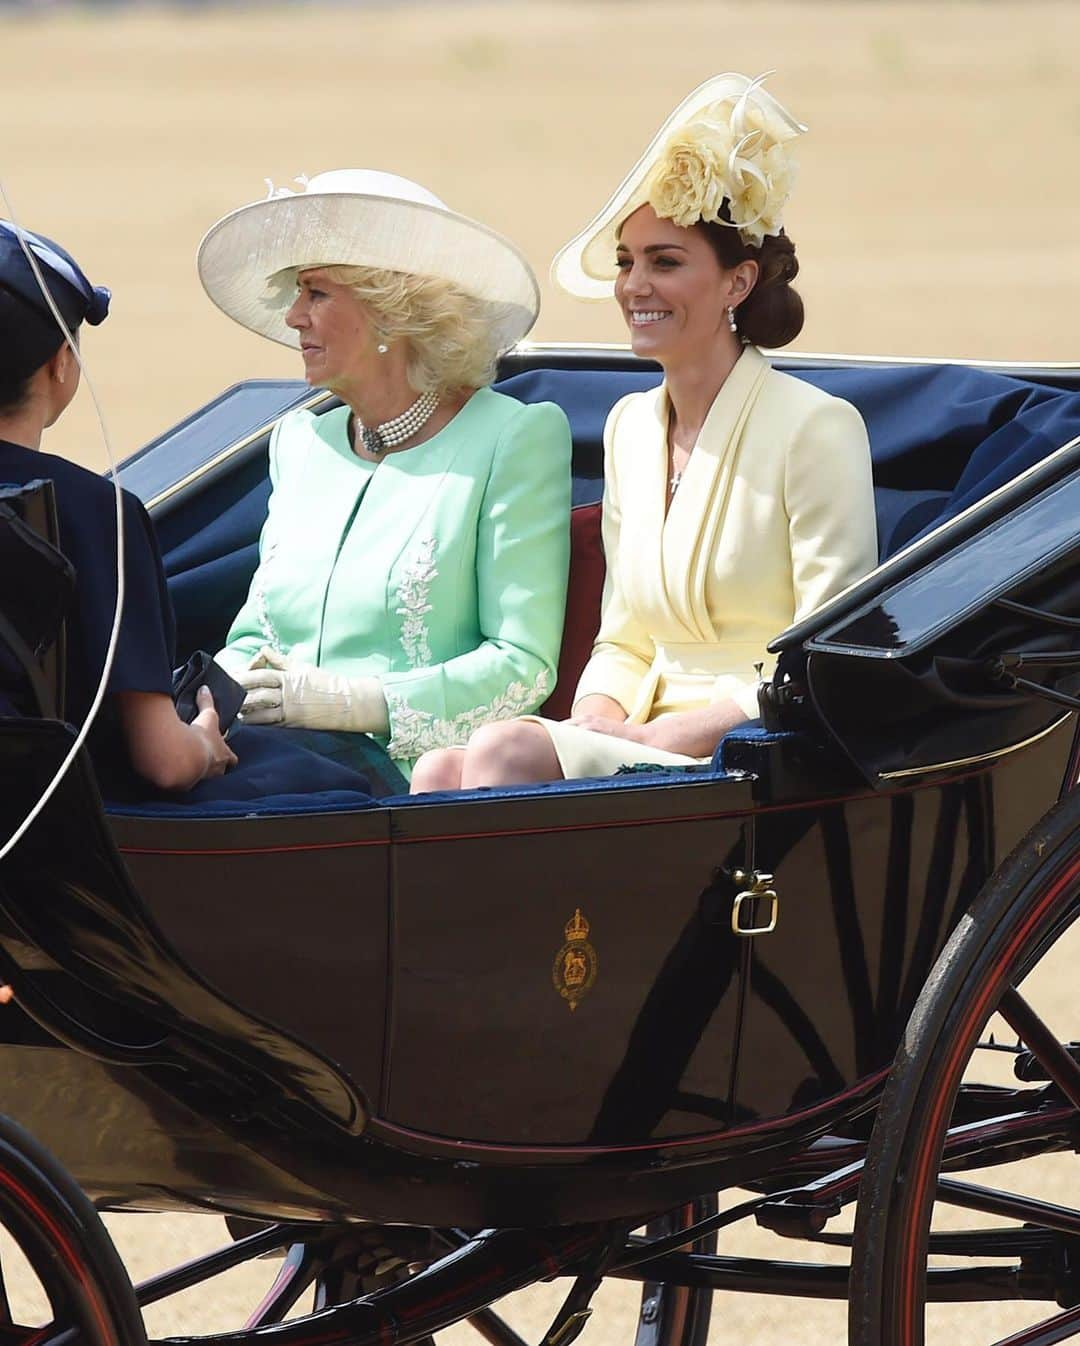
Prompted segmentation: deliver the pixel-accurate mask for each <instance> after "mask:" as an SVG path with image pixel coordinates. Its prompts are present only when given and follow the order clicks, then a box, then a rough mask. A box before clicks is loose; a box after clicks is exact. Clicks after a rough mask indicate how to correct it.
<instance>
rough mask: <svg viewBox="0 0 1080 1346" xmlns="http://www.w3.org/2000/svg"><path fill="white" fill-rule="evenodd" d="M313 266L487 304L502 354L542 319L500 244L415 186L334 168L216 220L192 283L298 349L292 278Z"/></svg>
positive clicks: (529, 287)
mask: <svg viewBox="0 0 1080 1346" xmlns="http://www.w3.org/2000/svg"><path fill="white" fill-rule="evenodd" d="M301 181H302V180H301ZM271 191H272V192H273V189H272V188H271ZM315 266H370V267H376V268H379V269H381V270H387V271H399V272H405V273H407V274H409V275H414V276H430V277H435V278H437V279H440V280H445V281H449V282H450V283H451V284H452V285H455V286H456V287H458V288H459V289H460V290H462V291H464V292H465V293H466V294H468V295H471V296H472V297H473V298H475V299H478V300H480V301H481V302H482V303H483V304H485V305H486V306H487V309H488V312H489V318H490V322H491V328H492V333H493V336H494V338H495V344H496V346H497V348H498V350H499V352H500V353H501V352H503V351H506V350H509V349H510V347H511V346H513V345H514V344H515V343H516V342H518V341H520V340H521V338H522V337H523V336H524V335H525V334H526V333H527V332H528V331H529V329H530V328H531V327H532V325H533V323H535V322H536V317H537V314H538V313H539V311H540V288H539V286H538V285H537V282H536V277H535V275H534V274H533V271H532V268H531V267H530V266H529V264H528V262H527V261H526V260H525V258H524V256H523V255H522V253H520V252H519V251H518V249H517V248H516V247H514V245H513V244H512V243H511V242H509V240H508V239H505V238H503V237H502V236H501V235H500V234H497V233H496V232H495V231H494V230H493V229H489V228H488V227H487V226H486V225H483V224H480V223H478V222H477V221H476V220H471V219H469V218H468V216H465V215H459V214H457V213H456V211H452V210H451V209H450V208H449V207H448V206H447V205H446V204H445V203H444V202H442V201H440V200H439V198H438V197H437V196H435V195H433V194H432V193H431V192H429V191H427V190H426V188H424V187H421V186H420V185H419V184H418V183H415V182H410V181H409V179H408V178H402V177H398V176H397V175H396V174H393V173H380V172H377V171H375V170H373V169H351V168H349V169H338V170H335V171H334V172H330V173H320V174H319V175H318V176H317V177H313V178H311V179H310V180H309V181H307V182H306V183H305V184H304V189H303V190H302V191H299V192H291V191H288V190H284V189H279V191H278V192H277V193H275V194H272V195H271V196H269V197H268V198H267V199H266V200H264V201H255V202H253V203H252V204H251V205H247V206H241V207H240V209H239V210H234V211H232V212H231V214H229V215H226V216H225V217H224V218H223V219H220V220H218V222H217V223H216V224H215V225H213V226H212V227H211V228H210V229H209V230H208V231H207V233H206V236H205V237H204V238H203V240H202V242H201V243H200V244H199V252H198V268H199V279H200V280H201V281H202V284H203V288H204V289H205V290H206V293H207V294H208V295H209V296H210V298H211V300H212V301H213V302H214V303H215V304H216V305H217V306H218V308H220V309H221V310H222V312H223V313H227V314H228V315H229V317H230V318H233V319H235V320H236V322H238V323H240V324H241V325H242V326H244V327H247V328H249V329H250V330H251V331H253V332H258V333H259V335H260V336H265V337H269V338H270V340H271V341H279V342H281V344H282V345H283V346H292V347H294V348H299V345H300V339H299V336H298V335H297V333H296V332H294V331H293V330H292V329H291V328H289V327H286V325H285V314H286V313H287V312H288V310H289V308H290V306H291V305H292V302H293V300H294V299H295V297H296V292H295V288H294V287H293V285H292V284H291V283H290V282H291V278H292V277H293V276H295V274H296V273H297V272H298V271H302V270H305V269H306V268H308V267H315Z"/></svg>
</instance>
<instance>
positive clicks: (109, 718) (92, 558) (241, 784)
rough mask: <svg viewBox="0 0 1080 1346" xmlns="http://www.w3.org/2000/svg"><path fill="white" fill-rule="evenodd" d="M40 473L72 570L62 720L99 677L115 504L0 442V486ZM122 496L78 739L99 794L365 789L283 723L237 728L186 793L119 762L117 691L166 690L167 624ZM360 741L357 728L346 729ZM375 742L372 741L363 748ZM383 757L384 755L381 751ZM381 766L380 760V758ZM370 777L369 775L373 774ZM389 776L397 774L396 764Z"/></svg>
mask: <svg viewBox="0 0 1080 1346" xmlns="http://www.w3.org/2000/svg"><path fill="white" fill-rule="evenodd" d="M37 478H46V479H50V480H51V481H52V482H53V484H54V487H55V491H56V509H57V518H58V524H59V534H60V535H59V539H58V541H59V545H60V550H61V551H62V552H63V553H64V555H65V556H66V557H67V558H68V560H69V561H70V562H71V563H72V565H73V566H74V567H75V575H76V588H75V602H74V604H73V605H72V610H71V611H70V612H69V614H68V617H67V622H66V630H67V666H66V679H67V691H66V705H65V718H66V719H67V720H69V721H71V722H72V723H73V724H75V725H80V724H82V723H83V721H84V720H85V718H86V714H87V711H88V710H89V709H90V703H91V701H92V700H93V697H94V693H95V691H96V690H97V685H98V682H99V680H100V678H101V670H102V668H103V667H104V663H105V651H106V648H107V646H108V643H109V633H110V631H111V629H112V623H113V617H114V615H115V612H116V504H115V496H114V493H113V486H112V483H111V482H109V481H107V480H106V479H105V478H104V477H100V476H98V475H97V474H96V473H94V472H89V471H87V469H86V468H83V467H79V466H78V465H77V464H75V463H71V462H68V461H67V460H66V459H64V458H57V457H56V456H54V455H53V454H49V453H41V452H38V451H37V450H34V449H28V448H24V447H22V446H21V445H18V444H12V443H9V442H8V441H7V440H2V439H0V483H5V484H11V485H25V484H26V483H27V482H30V481H34V480H35V479H37ZM123 501H124V505H123V508H124V580H125V595H124V612H123V616H122V617H121V621H120V635H119V639H118V642H117V647H116V655H115V658H114V660H113V666H112V669H111V671H110V674H109V682H108V693H109V694H108V695H106V697H105V699H104V701H103V702H102V706H101V710H100V712H99V714H98V717H97V720H96V721H95V723H94V727H93V729H92V730H91V733H90V736H89V739H88V746H89V748H90V753H91V757H92V759H93V762H94V770H95V772H96V774H97V776H98V779H99V783H100V785H101V788H102V793H103V794H104V795H105V796H106V798H109V799H113V800H118V801H124V802H129V801H132V800H136V799H138V800H143V801H145V800H147V799H148V798H150V797H153V796H154V795H155V794H156V795H157V797H158V798H170V799H173V800H174V801H176V802H181V801H190V802H192V803H202V802H204V801H211V800H217V799H225V800H228V799H258V798H260V797H263V796H265V795H277V794H298V793H311V792H323V791H340V790H345V791H350V792H358V793H364V794H369V793H372V791H371V789H370V785H369V780H368V778H367V775H369V774H371V773H366V774H365V775H361V774H359V773H358V772H357V771H355V770H352V769H351V768H350V767H348V766H346V765H343V764H341V763H340V762H338V761H332V760H329V759H328V758H327V757H324V756H321V755H319V754H318V753H316V752H312V751H310V750H309V748H308V747H307V746H305V744H303V743H302V742H301V741H300V736H299V735H298V734H297V735H294V734H293V733H292V732H290V731H289V730H282V729H274V728H267V729H258V728H255V727H240V728H238V729H237V730H236V732H235V733H234V734H232V735H230V739H229V743H230V746H231V747H232V748H233V749H234V751H235V752H236V755H237V757H238V758H239V759H240V764H239V766H237V767H235V768H233V769H232V770H231V771H229V772H227V773H226V774H225V775H224V776H222V777H217V778H215V779H212V780H207V781H203V782H202V783H201V784H200V785H198V786H196V787H195V789H194V790H192V791H190V792H189V793H188V794H186V795H169V796H164V795H161V794H160V793H158V792H156V791H155V790H154V789H153V787H152V786H150V785H148V784H147V783H146V782H145V781H143V780H141V779H139V778H138V777H137V776H136V775H135V773H134V772H133V770H132V769H131V766H130V764H129V761H128V754H127V748H126V745H125V743H124V739H123V735H122V731H121V726H120V720H119V716H118V713H117V706H116V701H115V699H114V696H113V694H114V693H117V692H159V693H163V694H164V695H166V696H171V694H172V670H173V665H174V662H175V659H174V643H175V624H174V620H173V612H172V604H171V603H170V601H169V593H168V589H167V588H166V583H165V573H164V570H163V568H162V564H161V554H160V552H159V550H158V545H157V539H156V537H155V535H154V528H153V524H152V523H151V522H150V517H149V515H148V514H147V512H146V510H145V509H144V508H143V506H142V504H141V502H140V501H139V500H138V499H137V498H136V497H135V496H133V495H131V494H130V492H128V491H124V492H123ZM348 737H349V739H353V738H356V737H360V738H364V739H365V747H366V746H367V745H369V744H371V740H370V739H367V736H366V735H360V736H357V735H349V736H348ZM372 746H377V745H372ZM384 756H385V754H384ZM386 763H387V765H389V759H386ZM376 774H377V773H376ZM394 777H397V773H396V770H395V772H394ZM399 779H400V778H398V779H393V778H392V779H391V780H389V781H386V782H384V781H382V780H376V781H372V782H371V784H374V785H375V786H376V791H375V792H378V793H395V792H396V791H397V789H401V788H406V787H404V785H403V784H399Z"/></svg>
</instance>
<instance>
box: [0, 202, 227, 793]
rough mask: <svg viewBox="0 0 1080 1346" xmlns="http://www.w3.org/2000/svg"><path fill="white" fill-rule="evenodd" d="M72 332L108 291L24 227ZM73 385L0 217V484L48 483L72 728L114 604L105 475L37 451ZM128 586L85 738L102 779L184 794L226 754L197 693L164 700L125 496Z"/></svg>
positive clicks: (132, 510) (166, 693)
mask: <svg viewBox="0 0 1080 1346" xmlns="http://www.w3.org/2000/svg"><path fill="white" fill-rule="evenodd" d="M23 240H24V241H25V244H26V246H27V248H28V249H30V250H31V251H32V252H33V255H34V257H35V259H36V261H37V264H38V269H39V271H40V273H41V276H42V279H43V281H44V283H45V284H46V285H47V286H48V289H49V293H50V294H51V296H52V299H53V301H54V303H55V305H56V308H57V309H58V311H59V313H60V315H61V316H62V317H63V319H64V322H65V323H66V325H67V327H68V329H69V331H70V332H71V333H72V334H73V335H74V338H75V340H76V341H77V340H78V334H79V330H80V328H81V327H82V325H83V323H87V324H89V325H90V326H96V325H97V324H98V323H100V322H102V321H103V320H104V319H105V317H106V315H107V313H108V311H109V300H110V294H109V291H108V290H107V289H105V288H104V287H102V286H93V285H91V284H90V282H89V281H88V280H87V279H86V276H85V275H84V274H83V272H82V271H81V269H80V268H79V266H78V264H77V263H76V262H75V260H74V258H73V257H72V256H71V255H70V254H69V253H68V252H66V251H65V250H64V249H63V248H61V247H60V246H59V245H58V244H56V243H54V242H52V240H50V239H48V238H45V237H43V236H41V235H37V234H30V233H26V232H25V231H24V232H23ZM78 386H79V364H78V361H77V359H76V357H75V352H74V350H73V349H72V347H71V346H70V345H69V344H68V342H67V340H66V338H65V337H64V334H63V332H62V330H61V328H60V325H59V324H58V323H57V321H56V318H55V317H54V316H53V313H52V311H51V309H50V307H49V304H48V302H47V300H46V298H45V296H44V294H43V293H42V290H41V288H40V286H39V283H38V279H37V277H36V276H35V275H34V271H33V268H32V267H31V265H30V262H29V260H28V259H27V256H26V252H24V250H23V245H22V243H21V242H20V239H19V234H18V231H17V230H16V229H15V227H14V226H13V225H12V224H10V223H8V222H7V221H6V220H0V482H2V483H6V484H13V485H22V484H25V483H27V482H30V481H33V480H35V479H38V478H47V479H51V480H52V482H53V483H54V488H55V492H56V503H57V515H58V523H59V539H58V541H59V545H60V548H61V550H62V551H63V552H64V554H65V555H66V556H67V558H68V560H69V561H71V563H72V564H73V566H74V567H75V572H76V597H75V602H74V603H73V604H72V606H71V611H70V612H69V614H68V617H67V621H66V627H67V667H66V687H67V695H66V707H65V714H66V718H67V719H69V720H71V721H72V722H74V723H76V724H81V723H82V722H83V720H84V719H85V718H86V715H87V712H88V710H89V708H90V704H91V702H92V700H93V698H94V695H95V692H96V689H97V686H98V682H99V679H100V677H101V674H102V670H103V667H104V664H105V652H106V647H107V645H108V642H109V636H110V632H111V629H112V624H113V617H114V613H115V605H116V587H117V585H116V581H117V569H116V503H115V495H114V490H113V487H112V484H111V483H110V482H108V481H107V480H106V479H105V478H103V477H100V476H98V475H96V474H95V473H93V472H89V471H87V470H86V469H85V468H82V467H79V466H77V465H76V464H74V463H71V462H68V461H67V460H66V459H63V458H58V457H56V456H54V455H53V454H49V453H43V452H42V451H41V447H40V446H41V440H42V436H43V433H44V431H45V430H46V429H47V428H48V427H49V426H51V425H53V424H54V423H55V422H56V420H57V419H58V418H59V417H60V416H61V415H62V414H63V412H64V411H65V410H66V409H67V407H68V406H69V404H70V403H71V400H72V398H73V397H74V396H75V393H76V391H77V389H78ZM123 511H124V576H125V588H126V596H125V601H124V610H123V616H122V620H121V624H120V633H119V638H118V643H117V646H116V654H115V658H114V660H113V665H112V668H111V670H110V673H109V680H108V688H107V694H106V696H105V699H104V701H103V703H102V707H101V712H100V714H99V716H98V718H97V720H96V721H95V724H94V728H93V730H92V732H91V735H90V738H89V740H88V742H89V746H90V750H91V755H92V758H93V761H94V764H95V768H96V770H97V771H98V774H99V776H100V777H101V779H102V782H103V784H106V785H107V783H108V782H110V781H113V780H117V779H122V778H124V777H125V776H128V777H129V776H130V775H131V773H132V772H133V773H134V774H135V776H137V777H138V778H141V780H142V781H144V782H145V783H147V784H148V785H149V786H151V787H156V788H157V789H159V790H167V791H183V790H188V789H190V788H191V787H192V786H194V785H196V784H198V783H199V782H200V781H203V780H207V779H209V778H213V777H217V776H221V775H222V774H223V773H224V772H225V771H226V770H227V769H228V768H230V767H231V766H234V765H235V763H236V760H237V759H236V755H235V753H234V752H233V751H232V749H231V748H230V747H229V745H228V744H227V743H226V742H225V740H224V738H223V737H222V734H221V732H220V729H219V726H218V717H217V712H216V710H215V709H214V704H213V699H212V698H211V696H210V694H209V692H208V691H207V690H206V689H201V690H200V692H199V694H198V698H197V704H198V708H199V709H198V714H197V715H196V717H195V719H194V720H193V721H192V723H190V724H185V723H184V721H183V720H181V719H180V717H179V716H178V715H177V713H176V709H175V707H174V705H173V700H172V694H171V693H172V663H173V617H172V609H171V607H170V604H169V598H168V594H167V592H166V589H165V577H164V574H163V572H162V567H161V559H160V555H159V552H158V547H157V543H156V540H155V538H154V533H153V528H152V525H151V523H150V519H149V517H148V516H147V513H146V511H145V510H144V509H143V507H142V505H141V504H140V503H139V501H138V500H137V499H136V498H135V497H134V496H132V495H130V494H129V493H128V492H124V493H123Z"/></svg>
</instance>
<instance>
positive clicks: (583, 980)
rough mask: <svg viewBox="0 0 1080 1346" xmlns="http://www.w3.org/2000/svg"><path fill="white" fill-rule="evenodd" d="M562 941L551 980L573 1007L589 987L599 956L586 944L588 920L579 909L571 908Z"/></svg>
mask: <svg viewBox="0 0 1080 1346" xmlns="http://www.w3.org/2000/svg"><path fill="white" fill-rule="evenodd" d="M565 931H566V943H565V944H564V945H563V946H562V948H561V949H560V950H559V952H558V953H557V954H556V955H555V962H554V964H553V965H552V969H551V980H552V983H553V985H554V987H555V989H556V991H558V993H559V994H560V995H561V996H562V998H563V999H564V1000H565V1001H566V1003H567V1004H568V1005H569V1006H570V1008H571V1009H572V1010H575V1009H577V1007H578V1001H579V1000H581V999H582V997H583V996H584V995H585V994H586V992H588V991H589V990H590V989H591V988H592V984H593V982H594V981H595V980H596V973H597V970H598V968H599V966H600V959H599V958H598V956H597V953H596V950H595V949H594V948H593V946H592V945H591V944H590V943H589V922H588V921H587V920H586V919H585V917H584V916H582V914H581V908H580V907H578V908H576V910H575V911H574V915H573V918H572V919H571V920H569V921H567V923H566V926H565Z"/></svg>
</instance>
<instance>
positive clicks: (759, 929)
mask: <svg viewBox="0 0 1080 1346" xmlns="http://www.w3.org/2000/svg"><path fill="white" fill-rule="evenodd" d="M731 877H732V878H733V879H734V880H735V882H736V883H737V884H740V885H745V886H744V887H743V889H742V892H740V893H738V894H737V895H736V898H735V902H734V904H733V905H732V908H731V930H732V933H733V934H735V935H738V936H739V938H740V939H749V937H750V936H751V935H770V934H772V932H773V931H774V930H775V929H776V919H777V916H778V915H779V913H780V899H779V897H777V895H776V890H775V889H774V888H772V887H770V885H771V883H772V881H773V876H772V875H771V874H761V873H759V872H758V870H756V869H754V870H751V871H750V872H749V873H747V871H746V870H743V869H737V870H736V871H735V873H734V874H732V876H731ZM758 898H764V899H765V900H766V901H768V902H769V904H770V906H769V918H768V923H767V924H761V925H743V924H741V922H740V920H739V912H740V910H741V908H742V905H743V903H744V902H750V901H756V900H757V899H758ZM750 919H751V920H753V919H754V917H753V915H751V917H750Z"/></svg>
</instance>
